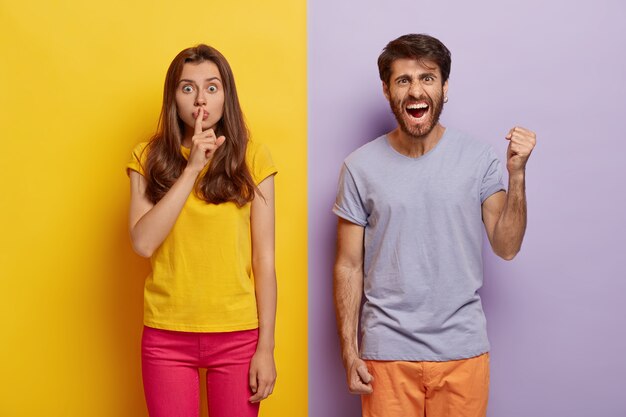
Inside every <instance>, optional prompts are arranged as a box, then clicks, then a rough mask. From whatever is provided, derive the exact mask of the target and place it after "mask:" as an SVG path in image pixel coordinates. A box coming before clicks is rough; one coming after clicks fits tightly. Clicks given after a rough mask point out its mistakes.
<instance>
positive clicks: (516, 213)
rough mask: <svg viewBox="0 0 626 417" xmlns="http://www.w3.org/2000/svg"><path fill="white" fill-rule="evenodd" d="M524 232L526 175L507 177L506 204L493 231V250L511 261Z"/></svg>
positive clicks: (518, 249)
mask: <svg viewBox="0 0 626 417" xmlns="http://www.w3.org/2000/svg"><path fill="white" fill-rule="evenodd" d="M525 231H526V173H525V172H523V171H522V172H519V173H512V174H510V176H509V190H508V193H507V197H506V202H505V204H504V208H503V210H502V213H501V214H500V218H499V219H498V222H497V224H496V228H495V231H494V250H495V252H496V253H497V254H498V255H499V256H501V257H502V258H504V259H509V260H510V259H513V258H514V257H515V255H517V253H518V252H519V251H520V248H521V247H522V240H523V239H524V233H525Z"/></svg>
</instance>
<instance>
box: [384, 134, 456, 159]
mask: <svg viewBox="0 0 626 417" xmlns="http://www.w3.org/2000/svg"><path fill="white" fill-rule="evenodd" d="M444 129H445V130H444V131H443V135H441V137H440V138H439V140H438V141H437V143H436V144H435V146H434V147H433V148H432V149H431V150H429V151H428V152H426V153H425V154H424V155H422V156H418V157H417V158H413V157H410V156H406V155H404V154H402V153H400V152H398V151H397V150H396V149H395V148H394V147H393V146H392V145H391V143H390V142H389V134H388V133H385V134H384V135H383V141H384V142H385V145H386V147H387V148H388V149H389V150H390V151H391V153H392V154H394V155H396V156H399V157H401V158H402V159H404V160H408V161H423V160H425V159H426V158H428V157H430V156H431V155H432V154H434V153H435V151H436V150H437V149H438V148H439V147H440V145H441V143H442V142H443V141H444V140H445V139H446V138H447V136H448V130H449V129H450V128H447V127H446V128H444Z"/></svg>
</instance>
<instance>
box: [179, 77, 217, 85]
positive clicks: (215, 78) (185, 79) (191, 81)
mask: <svg viewBox="0 0 626 417" xmlns="http://www.w3.org/2000/svg"><path fill="white" fill-rule="evenodd" d="M213 80H217V81H219V82H222V80H220V79H219V77H211V78H207V79H206V80H204V81H213ZM183 81H184V82H188V83H192V84H193V83H195V81H194V80H188V79H187V78H183V79H182V80H180V81H178V84H180V83H182V82H183Z"/></svg>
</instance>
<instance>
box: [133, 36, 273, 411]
mask: <svg viewBox="0 0 626 417" xmlns="http://www.w3.org/2000/svg"><path fill="white" fill-rule="evenodd" d="M128 172H129V175H130V184H131V199H130V216H129V226H130V235H131V240H132V245H133V248H134V250H135V251H136V252H137V253H138V254H139V255H141V256H144V257H149V258H150V261H151V264H152V272H151V274H150V275H149V276H148V278H147V280H146V284H145V292H144V325H145V326H144V331H143V337H142V373H143V382H144V391H145V395H146V402H147V405H148V410H149V412H150V416H151V417H173V416H181V417H186V416H197V415H198V413H199V406H198V403H199V379H198V368H207V373H206V377H207V382H206V385H207V398H208V406H209V414H210V416H211V417H226V416H228V417H236V416H242V417H243V416H245V417H248V416H256V415H257V414H258V408H259V402H260V401H261V400H263V399H264V398H266V397H267V396H268V395H270V394H271V393H272V390H273V388H274V381H275V379H276V369H275V365H274V353H273V351H274V323H275V312H276V277H275V270H274V179H273V178H274V177H273V176H274V174H275V173H276V169H275V167H274V164H273V163H272V159H271V156H270V154H269V151H268V150H267V148H265V147H264V146H262V145H260V144H258V143H255V142H254V141H251V140H249V138H248V130H247V128H246V125H245V122H244V120H243V114H242V112H241V108H240V105H239V100H238V98H237V90H236V88H235V81H234V78H233V74H232V71H231V69H230V66H229V65H228V62H227V61H226V59H225V58H224V56H223V55H222V54H221V53H219V52H218V51H217V50H215V49H214V48H212V47H210V46H207V45H198V46H196V47H193V48H188V49H185V50H183V51H182V52H180V53H179V54H178V55H177V56H176V57H175V58H174V60H173V61H172V63H171V64H170V67H169V69H168V71H167V75H166V78H165V89H164V94H163V107H162V110H161V118H160V122H159V128H158V131H157V133H156V134H155V135H154V137H153V138H152V139H151V140H150V142H146V143H141V144H139V145H138V146H137V147H136V148H135V150H134V151H133V154H132V158H131V161H130V162H129V164H128Z"/></svg>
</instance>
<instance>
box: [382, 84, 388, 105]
mask: <svg viewBox="0 0 626 417" xmlns="http://www.w3.org/2000/svg"><path fill="white" fill-rule="evenodd" d="M383 94H384V95H385V98H386V99H387V101H389V86H388V85H387V83H386V82H384V81H383Z"/></svg>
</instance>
